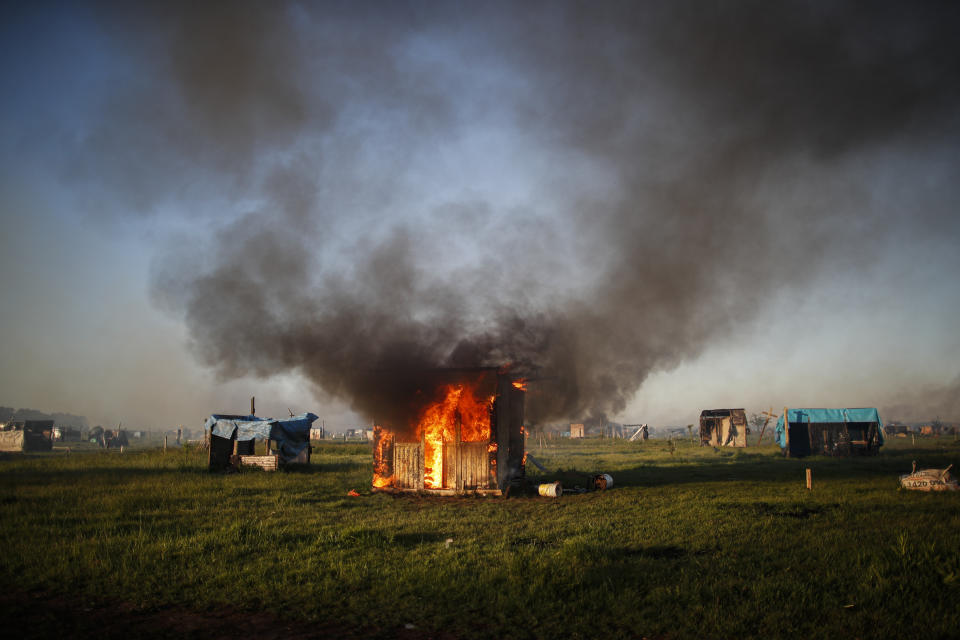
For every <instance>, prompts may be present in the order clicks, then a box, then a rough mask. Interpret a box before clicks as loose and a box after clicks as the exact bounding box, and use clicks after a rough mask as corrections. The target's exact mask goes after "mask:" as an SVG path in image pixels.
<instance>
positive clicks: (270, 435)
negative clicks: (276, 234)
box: [204, 413, 317, 469]
mask: <svg viewBox="0 0 960 640" xmlns="http://www.w3.org/2000/svg"><path fill="white" fill-rule="evenodd" d="M316 419H317V416H315V415H314V414H312V413H303V414H301V415H299V416H293V417H292V418H286V419H284V420H274V419H273V418H259V417H257V416H252V415H251V416H234V415H225V414H213V415H212V416H210V417H209V418H208V419H207V422H206V424H205V425H204V427H205V428H206V429H209V431H210V468H211V469H224V468H226V467H227V466H229V464H230V456H231V455H233V453H234V443H236V454H237V455H241V456H243V455H253V453H254V446H255V443H256V441H257V440H269V441H271V442H272V443H274V444H273V446H272V449H273V451H274V453H275V454H276V455H277V456H278V458H279V460H278V462H279V463H281V464H287V463H291V462H309V461H310V425H311V424H313V423H314V421H315V420H316Z"/></svg>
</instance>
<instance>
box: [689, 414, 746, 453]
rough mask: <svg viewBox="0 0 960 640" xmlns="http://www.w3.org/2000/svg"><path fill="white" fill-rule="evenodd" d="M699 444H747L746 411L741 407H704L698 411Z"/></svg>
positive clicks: (731, 445)
mask: <svg viewBox="0 0 960 640" xmlns="http://www.w3.org/2000/svg"><path fill="white" fill-rule="evenodd" d="M700 444H701V446H704V445H709V446H711V447H745V446H747V412H746V411H744V410H743V409H704V410H703V411H702V412H701V413H700Z"/></svg>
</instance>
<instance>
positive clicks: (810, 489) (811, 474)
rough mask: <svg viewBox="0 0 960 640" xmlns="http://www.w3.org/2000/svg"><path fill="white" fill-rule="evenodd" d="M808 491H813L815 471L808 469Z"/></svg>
mask: <svg viewBox="0 0 960 640" xmlns="http://www.w3.org/2000/svg"><path fill="white" fill-rule="evenodd" d="M807 490H809V491H812V490H813V471H811V470H810V469H809V468H808V469H807Z"/></svg>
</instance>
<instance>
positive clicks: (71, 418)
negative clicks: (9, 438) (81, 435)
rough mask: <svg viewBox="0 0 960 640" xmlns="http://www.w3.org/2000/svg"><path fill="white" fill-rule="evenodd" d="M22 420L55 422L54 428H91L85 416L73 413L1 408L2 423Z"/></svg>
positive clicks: (0, 417)
mask: <svg viewBox="0 0 960 640" xmlns="http://www.w3.org/2000/svg"><path fill="white" fill-rule="evenodd" d="M21 420H53V424H54V426H57V427H76V428H78V429H86V428H87V427H89V426H90V425H89V423H88V422H87V418H86V417H85V416H78V415H74V414H72V413H60V412H54V413H45V412H43V411H39V410H37V409H14V408H13V407H0V422H18V421H21Z"/></svg>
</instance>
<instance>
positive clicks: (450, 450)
mask: <svg viewBox="0 0 960 640" xmlns="http://www.w3.org/2000/svg"><path fill="white" fill-rule="evenodd" d="M417 380H418V385H417V388H416V389H412V393H411V394H410V397H409V398H408V402H407V403H406V406H403V405H400V406H396V407H395V408H394V410H392V411H388V413H390V414H392V415H385V416H383V418H382V419H380V420H378V424H377V425H376V426H375V427H374V436H373V452H374V460H373V488H374V490H381V491H424V492H427V493H432V494H437V495H457V494H465V493H476V494H482V495H503V494H504V493H505V492H506V491H507V489H508V488H509V486H510V483H511V482H516V481H520V480H522V478H523V477H524V432H523V405H524V395H525V389H524V383H523V381H521V380H515V379H513V378H512V377H510V376H508V375H507V374H506V373H504V372H501V371H498V370H497V369H443V370H436V371H431V372H429V373H426V374H420V375H418V376H417Z"/></svg>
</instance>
